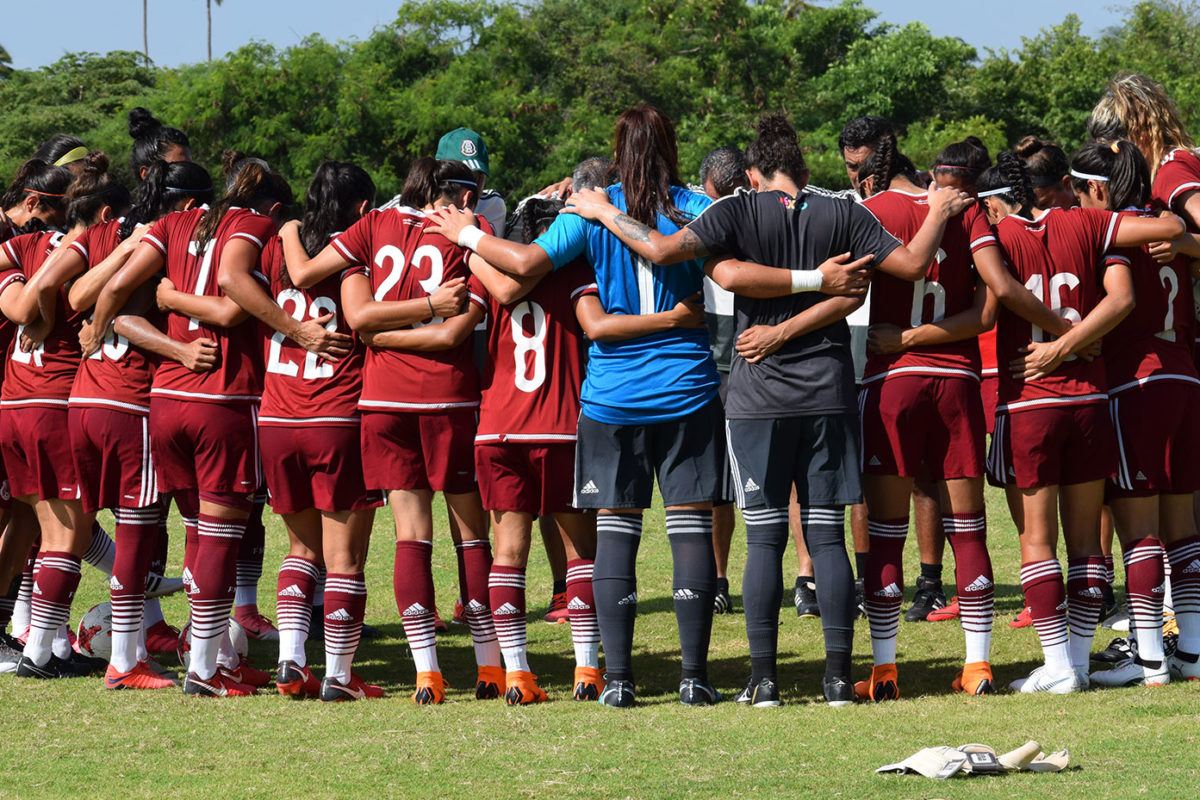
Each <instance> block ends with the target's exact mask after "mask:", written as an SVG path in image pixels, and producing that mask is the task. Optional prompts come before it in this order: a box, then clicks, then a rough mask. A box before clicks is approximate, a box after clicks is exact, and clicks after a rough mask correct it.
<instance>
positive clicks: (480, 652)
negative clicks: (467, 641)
mask: <svg viewBox="0 0 1200 800" xmlns="http://www.w3.org/2000/svg"><path fill="white" fill-rule="evenodd" d="M454 549H455V551H456V553H457V554H458V587H459V589H460V590H461V592H462V599H463V610H464V611H465V612H466V615H467V627H468V628H470V629H471V641H472V642H473V643H474V645H475V663H476V664H477V665H478V666H481V667H498V666H500V665H501V664H500V643H499V642H498V641H497V640H496V627H495V625H493V624H492V608H491V600H489V599H488V573H490V572H491V569H492V546H491V543H489V542H488V540H487V539H471V540H468V541H465V542H459V543H458V544H456V545H455V546H454Z"/></svg>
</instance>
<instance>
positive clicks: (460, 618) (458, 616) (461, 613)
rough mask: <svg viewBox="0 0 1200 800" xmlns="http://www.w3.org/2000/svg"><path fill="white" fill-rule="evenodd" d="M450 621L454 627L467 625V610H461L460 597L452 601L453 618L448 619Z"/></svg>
mask: <svg viewBox="0 0 1200 800" xmlns="http://www.w3.org/2000/svg"><path fill="white" fill-rule="evenodd" d="M450 621H451V622H453V623H454V624H455V625H466V624H467V610H466V609H465V608H463V601H462V598H461V597H460V598H458V599H457V600H455V601H454V616H452V617H450Z"/></svg>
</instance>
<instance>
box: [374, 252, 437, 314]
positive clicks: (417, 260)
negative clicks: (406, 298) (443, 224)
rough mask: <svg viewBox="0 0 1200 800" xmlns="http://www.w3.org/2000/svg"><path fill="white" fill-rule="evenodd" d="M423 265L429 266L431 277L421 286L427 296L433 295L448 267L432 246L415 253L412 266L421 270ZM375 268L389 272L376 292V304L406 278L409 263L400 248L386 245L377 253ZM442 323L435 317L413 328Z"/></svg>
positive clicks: (422, 282) (421, 283)
mask: <svg viewBox="0 0 1200 800" xmlns="http://www.w3.org/2000/svg"><path fill="white" fill-rule="evenodd" d="M422 263H427V264H429V277H428V278H426V279H425V280H423V281H420V286H421V288H422V289H424V290H425V294H427V295H431V294H433V293H434V292H436V291H437V288H438V287H439V286H441V285H442V276H443V275H445V271H446V266H445V264H443V263H442V251H441V250H438V249H437V248H436V247H434V246H433V245H431V244H423V245H421V246H420V247H418V248H417V249H416V252H414V253H413V258H412V262H411V264H412V266H414V267H417V268H420V267H421V265H422ZM375 266H376V267H377V268H379V269H380V270H386V271H387V275H386V276H385V277H384V279H383V281H382V282H381V283H380V284H379V288H378V289H376V290H375V302H377V303H381V302H383V299H384V298H385V297H387V295H388V292H390V291H391V290H392V289H394V288H395V287H396V284H398V283H400V279H401V278H402V277H404V270H405V269H406V268H407V267H408V266H409V261H408V257H407V256H406V255H404V251H403V250H401V249H400V248H399V247H396V246H395V245H394V244H385V245H384V246H383V247H381V248H379V250H377V251H376V253H375ZM442 321H443V318H442V317H434V318H433V319H431V320H429V322H428V323H420V322H418V323H414V324H413V327H414V328H419V327H421V325H423V324H428V325H433V324H435V323H438V322H442Z"/></svg>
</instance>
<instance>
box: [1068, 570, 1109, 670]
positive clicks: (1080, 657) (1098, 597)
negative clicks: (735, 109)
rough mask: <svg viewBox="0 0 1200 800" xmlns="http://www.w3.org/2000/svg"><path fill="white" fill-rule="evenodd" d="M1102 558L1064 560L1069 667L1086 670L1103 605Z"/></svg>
mask: <svg viewBox="0 0 1200 800" xmlns="http://www.w3.org/2000/svg"><path fill="white" fill-rule="evenodd" d="M1104 585H1105V584H1104V557H1103V556H1099V555H1095V556H1083V557H1080V558H1068V559H1067V597H1068V598H1069V600H1068V601H1067V622H1068V624H1069V625H1070V628H1071V644H1070V651H1071V666H1073V667H1074V668H1075V669H1077V670H1080V669H1082V670H1087V669H1088V666H1089V663H1090V662H1089V659H1090V656H1091V652H1092V639H1093V638H1095V636H1096V626H1097V625H1099V624H1100V612H1101V611H1102V610H1103V608H1104Z"/></svg>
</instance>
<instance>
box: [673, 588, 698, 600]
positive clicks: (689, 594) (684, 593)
mask: <svg viewBox="0 0 1200 800" xmlns="http://www.w3.org/2000/svg"><path fill="white" fill-rule="evenodd" d="M675 599H676V600H699V599H700V595H698V594H696V593H695V592H693V591H692V590H691V589H676V590H675Z"/></svg>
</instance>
